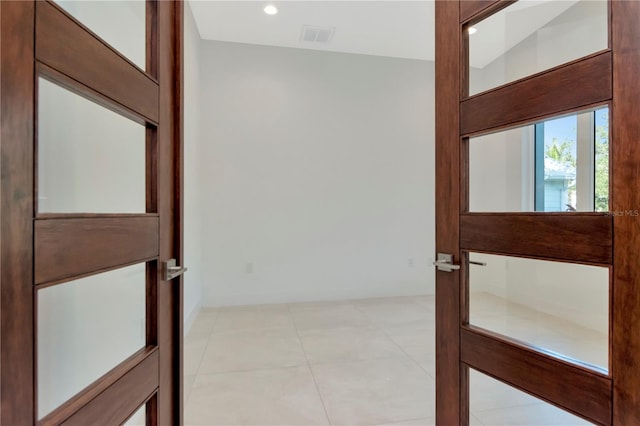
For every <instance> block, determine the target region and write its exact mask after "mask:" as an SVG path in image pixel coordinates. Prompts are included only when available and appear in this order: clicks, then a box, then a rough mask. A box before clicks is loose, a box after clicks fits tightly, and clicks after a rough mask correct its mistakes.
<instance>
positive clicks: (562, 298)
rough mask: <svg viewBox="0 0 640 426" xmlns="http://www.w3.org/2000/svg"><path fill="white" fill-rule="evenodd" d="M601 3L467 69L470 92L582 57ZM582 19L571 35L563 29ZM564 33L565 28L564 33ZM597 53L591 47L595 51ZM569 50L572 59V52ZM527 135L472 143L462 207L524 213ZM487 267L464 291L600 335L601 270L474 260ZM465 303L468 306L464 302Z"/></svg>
mask: <svg viewBox="0 0 640 426" xmlns="http://www.w3.org/2000/svg"><path fill="white" fill-rule="evenodd" d="M600 6H601V2H593V1H581V2H578V3H577V4H576V5H575V6H572V7H571V8H569V9H568V10H567V11H566V12H564V13H563V14H561V15H560V16H558V17H557V18H555V19H554V20H552V21H550V22H549V23H548V24H547V26H546V28H545V29H544V31H541V32H540V33H538V34H534V35H532V36H531V37H529V38H527V39H525V40H523V41H522V42H521V43H520V44H518V45H516V46H514V47H513V48H512V49H511V50H509V51H507V52H506V53H505V55H504V56H502V57H500V58H498V59H496V60H495V61H493V62H492V63H491V64H489V65H487V66H486V67H485V68H484V69H472V70H471V72H472V73H473V75H474V78H473V79H472V80H473V81H474V82H475V84H477V85H478V87H482V88H487V87H492V86H494V85H496V84H500V83H501V82H502V81H511V80H513V79H516V78H520V77H521V76H526V75H530V74H532V73H534V72H537V71H539V70H540V69H545V68H548V66H550V65H553V64H558V63H561V62H562V58H563V55H565V54H566V53H567V46H571V49H573V51H572V52H571V53H574V54H577V55H578V56H579V55H582V54H586V53H590V50H589V49H590V47H591V46H597V45H598V42H597V40H598V39H599V38H602V37H601V35H602V32H603V31H605V33H606V28H603V26H602V22H600V21H599V20H597V19H595V20H594V19H591V18H589V17H590V16H592V15H594V14H597V13H598V11H599V10H600ZM575 21H583V22H585V23H587V24H588V25H586V26H585V27H584V28H583V30H588V31H576V30H575V27H572V26H571V25H569V24H568V23H571V22H575ZM569 29H571V30H569ZM596 50H597V48H596ZM576 52H577V53H576ZM473 91H477V90H473ZM530 131H531V130H530V129H529V130H526V129H525V130H522V129H514V130H510V131H506V132H501V133H497V134H493V135H487V136H483V137H479V138H474V140H472V142H471V150H470V158H471V163H472V164H471V166H470V169H471V170H470V174H471V181H470V206H471V207H472V209H471V210H472V211H532V210H533V204H532V203H531V199H530V198H531V194H530V193H528V191H533V188H534V186H533V185H534V182H533V181H532V177H531V173H532V170H531V168H532V167H533V160H534V159H533V155H527V152H531V146H530V143H531V142H530V139H531V138H530V137H527V134H528V132H530ZM472 258H473V259H474V260H480V261H486V262H487V263H488V266H487V267H474V271H475V276H473V275H472V277H471V280H472V288H471V290H472V291H479V292H480V291H485V292H488V293H491V294H495V295H497V296H500V297H505V298H507V299H508V300H510V301H512V302H515V303H519V304H522V305H525V306H529V307H531V308H532V309H536V310H538V311H541V312H544V313H547V314H550V315H554V316H556V317H559V318H564V319H566V320H568V321H572V322H576V323H579V324H582V325H584V326H586V327H590V328H592V329H594V330H597V331H600V332H603V333H606V332H608V307H609V303H608V272H607V270H606V269H605V268H594V267H588V266H576V265H572V264H563V263H544V264H539V263H536V262H532V261H529V260H527V259H518V258H498V257H494V256H485V255H479V254H474V255H473V256H472ZM472 303H473V302H472Z"/></svg>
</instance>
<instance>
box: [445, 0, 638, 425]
mask: <svg viewBox="0 0 640 426" xmlns="http://www.w3.org/2000/svg"><path fill="white" fill-rule="evenodd" d="M511 3H512V1H506V0H502V1H500V0H498V1H496V0H469V1H437V2H436V9H435V10H436V158H437V159H438V161H437V162H436V200H437V202H436V251H437V252H443V253H453V254H454V257H455V259H456V261H460V263H462V268H461V270H460V272H453V273H447V272H437V273H436V274H437V278H436V366H437V371H436V414H437V417H436V419H437V423H438V424H442V425H454V424H456V425H458V424H459V425H467V424H468V421H469V407H468V405H469V401H468V395H469V394H468V387H469V383H468V366H472V367H474V368H478V369H479V370H480V371H483V372H484V373H486V374H490V375H492V376H493V377H494V378H498V379H500V380H502V381H504V382H506V383H507V384H509V385H512V386H514V387H516V388H519V389H521V390H523V391H525V392H529V393H531V394H532V395H534V396H537V397H539V398H542V399H544V400H546V401H548V402H550V403H552V404H555V405H557V406H559V407H561V408H563V409H565V410H568V411H571V412H573V413H575V414H578V415H581V416H583V417H585V418H587V419H589V420H590V421H593V422H595V423H598V424H605V425H608V424H614V425H631V424H640V410H639V409H638V407H640V375H638V374H636V372H638V371H640V328H639V327H638V323H640V290H639V288H640V265H639V264H638V262H637V253H638V251H639V250H640V220H638V218H637V217H635V216H633V215H624V214H623V215H618V214H616V215H613V217H612V215H607V214H571V215H561V216H554V215H544V216H542V215H540V214H526V213H525V214H476V213H468V212H466V211H465V209H466V206H467V205H468V199H467V197H468V194H467V192H468V191H467V186H466V180H467V176H466V174H467V160H466V149H467V147H466V145H465V144H466V143H467V138H468V137H469V136H470V135H473V134H474V133H476V134H477V133H482V132H485V131H487V130H491V131H493V130H498V129H502V128H505V127H510V126H512V125H514V124H521V123H530V122H532V121H535V120H540V119H544V118H546V117H548V116H552V115H556V114H559V113H568V112H572V111H576V110H579V109H581V108H582V109H583V108H588V107H590V106H593V105H598V104H602V103H608V104H609V107H610V110H611V113H610V115H611V121H610V141H611V143H610V164H611V167H610V170H611V175H610V176H611V184H610V209H611V210H612V211H614V212H625V211H634V210H637V209H638V208H639V207H640V191H638V189H637V188H640V120H638V119H637V117H640V102H638V100H639V99H640V83H639V82H638V79H637V75H638V72H640V42H639V41H638V40H640V26H638V25H637V17H638V16H640V2H635V1H618V0H614V1H610V2H609V12H610V39H609V48H608V49H606V50H605V51H602V52H597V53H595V54H593V55H590V56H589V57H587V58H582V59H580V60H577V61H573V62H571V63H569V64H564V65H561V66H558V67H556V68H553V69H551V70H549V71H545V72H542V73H538V74H536V75H534V76H531V77H527V78H524V79H521V80H519V81H517V82H513V83H509V84H507V85H505V86H502V87H499V88H496V89H492V90H490V91H488V92H485V93H481V94H478V95H474V96H472V97H469V96H468V93H467V87H466V86H467V84H468V80H467V75H466V74H467V67H468V64H467V52H466V49H467V47H466V40H465V39H464V37H465V34H466V32H465V29H466V25H467V24H472V23H476V22H478V21H479V20H482V19H484V18H485V17H487V16H489V15H491V14H493V13H495V12H497V11H499V10H500V9H502V8H504V7H507V6H508V5H509V4H511ZM576 80H577V81H581V82H582V84H580V85H579V87H580V90H576V91H573V93H569V92H571V91H566V90H565V91H564V92H565V93H564V94H563V96H561V97H558V96H555V94H557V93H558V89H559V88H560V87H564V86H566V84H567V83H572V82H573V83H575V81H576ZM534 88H535V89H538V91H537V92H536V93H537V94H538V95H540V96H536V97H531V101H530V102H518V96H521V94H522V93H523V92H526V91H527V90H534ZM540 88H543V89H544V90H540ZM520 99H522V97H520ZM516 106H517V108H516ZM560 221H561V222H562V224H563V229H562V231H561V234H562V233H564V234H567V233H568V234H572V235H573V236H574V237H575V236H578V237H579V238H578V239H577V240H576V239H575V238H574V239H573V243H575V244H566V242H560V243H559V245H550V243H551V242H553V241H555V240H559V239H561V238H559V237H558V236H557V235H556V236H554V237H553V238H551V237H549V238H548V239H547V240H545V237H540V238H533V239H531V238H527V236H528V235H532V234H534V233H535V232H537V231H540V232H539V233H538V235H544V232H541V230H542V229H543V228H545V227H546V226H548V225H549V224H550V223H556V222H558V223H559V222H560ZM514 227H518V229H523V230H525V231H523V232H524V234H526V235H525V240H522V239H520V238H513V235H512V234H510V233H509V231H508V229H514ZM505 230H507V231H505ZM527 230H528V231H527ZM547 233H548V232H547ZM519 237H522V235H520V236H519ZM552 240H553V241H552ZM472 249H476V250H479V251H489V252H491V251H493V252H496V253H502V254H511V255H521V256H525V257H546V258H549V259H552V260H558V261H577V262H587V263H593V264H601V265H608V266H610V267H611V268H612V274H611V277H612V278H611V282H610V347H609V352H610V361H609V362H610V369H609V373H608V375H607V374H602V373H599V372H597V371H591V370H589V369H587V368H582V367H581V366H579V365H575V364H570V363H567V362H563V361H562V360H558V359H553V358H551V357H548V356H546V355H544V354H540V353H538V352H536V351H535V350H533V348H528V347H526V346H524V345H520V344H517V343H514V342H511V341H509V340H508V339H504V338H502V336H499V335H492V334H491V333H489V332H487V331H486V330H478V329H474V327H472V326H469V325H468V320H469V318H468V300H467V299H468V294H467V289H466V288H464V286H465V282H466V281H467V279H465V277H467V278H468V275H466V274H468V272H467V270H466V267H465V265H464V250H472ZM533 376H535V380H532V377H533Z"/></svg>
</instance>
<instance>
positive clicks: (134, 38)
mask: <svg viewBox="0 0 640 426" xmlns="http://www.w3.org/2000/svg"><path fill="white" fill-rule="evenodd" d="M54 1H55V3H57V4H58V5H59V6H60V7H62V8H63V9H64V10H66V11H67V12H68V13H69V14H70V15H71V16H73V17H74V18H76V19H77V20H78V21H80V22H81V23H82V24H83V25H84V26H86V27H87V28H89V29H90V30H91V31H93V32H94V33H95V34H96V35H97V36H98V37H100V38H102V39H103V40H104V41H106V42H107V43H109V44H110V45H111V47H113V48H114V49H116V50H117V51H119V52H120V53H121V54H122V55H124V56H126V57H127V58H128V59H129V60H131V62H133V63H134V64H136V65H137V66H138V67H140V68H141V69H143V70H144V69H145V64H146V5H145V1H144V0H130V1H118V0H54Z"/></svg>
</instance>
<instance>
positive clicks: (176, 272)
mask: <svg viewBox="0 0 640 426" xmlns="http://www.w3.org/2000/svg"><path fill="white" fill-rule="evenodd" d="M163 270H164V280H165V281H169V280H172V279H174V278H176V277H179V276H180V275H182V274H184V273H185V272H187V268H184V267H182V266H176V260H175V259H169V260H167V261H166V262H164V267H163Z"/></svg>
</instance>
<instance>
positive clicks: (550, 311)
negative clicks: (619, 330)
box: [468, 253, 609, 371]
mask: <svg viewBox="0 0 640 426" xmlns="http://www.w3.org/2000/svg"><path fill="white" fill-rule="evenodd" d="M468 255H469V260H470V261H471V262H475V263H471V264H470V265H469V324H471V325H474V326H478V327H482V328H485V329H487V330H490V331H493V332H497V333H499V334H502V335H504V336H506V337H509V338H512V339H515V340H518V341H521V342H524V343H525V344H527V345H532V346H535V347H538V348H540V349H542V350H545V351H550V352H553V353H555V354H557V355H561V356H564V357H569V358H572V359H575V360H577V361H580V362H582V363H586V364H589V365H592V366H594V368H597V369H600V370H603V371H606V370H608V366H609V269H608V268H604V267H599V266H588V265H579V264H575V263H563V262H550V261H546V260H537V259H526V258H519V257H511V256H498V255H490V254H483V253H469V254H468ZM477 263H482V265H478V264H477Z"/></svg>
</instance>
